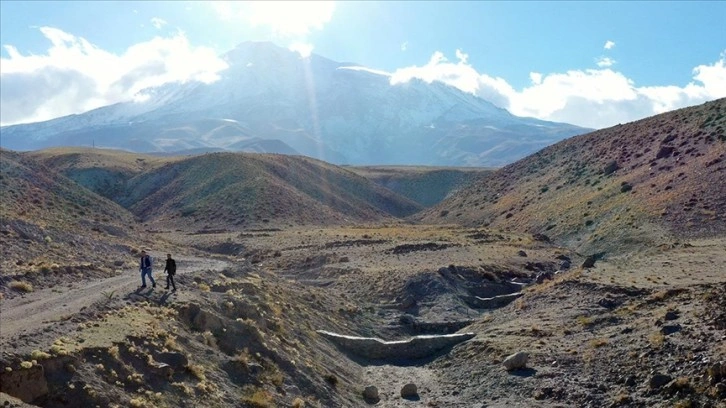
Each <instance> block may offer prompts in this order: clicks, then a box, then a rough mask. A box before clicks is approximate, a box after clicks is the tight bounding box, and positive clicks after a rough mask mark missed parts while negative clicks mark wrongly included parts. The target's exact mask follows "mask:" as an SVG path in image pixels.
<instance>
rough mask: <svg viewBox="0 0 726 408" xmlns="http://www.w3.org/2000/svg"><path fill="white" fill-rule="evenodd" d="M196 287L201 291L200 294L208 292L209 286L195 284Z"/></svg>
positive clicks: (201, 283)
mask: <svg viewBox="0 0 726 408" xmlns="http://www.w3.org/2000/svg"><path fill="white" fill-rule="evenodd" d="M197 287H199V290H201V291H202V292H209V291H210V288H209V285H207V284H206V283H204V282H200V283H198V284H197Z"/></svg>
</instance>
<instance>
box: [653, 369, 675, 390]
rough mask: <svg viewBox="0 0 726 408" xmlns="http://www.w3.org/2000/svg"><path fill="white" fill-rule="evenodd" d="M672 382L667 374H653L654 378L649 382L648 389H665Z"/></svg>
mask: <svg viewBox="0 0 726 408" xmlns="http://www.w3.org/2000/svg"><path fill="white" fill-rule="evenodd" d="M669 382H671V377H670V376H668V375H665V374H660V373H656V374H653V376H652V377H650V379H649V380H648V387H650V389H651V390H657V389H658V388H661V387H663V386H664V385H666V384H668V383H669Z"/></svg>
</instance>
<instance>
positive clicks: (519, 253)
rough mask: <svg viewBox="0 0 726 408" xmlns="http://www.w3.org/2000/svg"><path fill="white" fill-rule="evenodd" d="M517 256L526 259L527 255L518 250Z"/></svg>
mask: <svg viewBox="0 0 726 408" xmlns="http://www.w3.org/2000/svg"><path fill="white" fill-rule="evenodd" d="M517 255H519V256H521V257H523V258H526V257H527V253H526V252H524V251H522V250H520V251H519V252H517Z"/></svg>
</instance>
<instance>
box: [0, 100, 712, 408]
mask: <svg viewBox="0 0 726 408" xmlns="http://www.w3.org/2000/svg"><path fill="white" fill-rule="evenodd" d="M725 112H726V100H719V101H714V102H711V103H707V104H704V105H701V106H698V107H694V108H688V109H685V110H681V111H676V112H672V113H668V114H665V115H661V116H656V117H654V118H649V119H646V120H644V121H640V122H634V123H632V124H625V125H621V126H617V127H615V128H611V129H606V130H603V131H598V132H594V133H591V134H589V135H585V136H581V137H577V138H573V139H568V140H566V141H563V142H561V143H559V144H557V145H554V146H552V147H550V148H547V149H545V150H543V151H542V152H540V153H537V154H535V155H533V156H530V157H529V158H526V159H523V160H522V161H520V162H517V163H514V164H512V165H511V166H508V167H505V168H503V169H500V170H497V171H491V170H487V171H480V172H478V173H477V175H476V176H471V175H468V174H462V173H458V174H457V173H440V172H441V171H443V169H433V168H432V169H425V168H416V169H405V168H385V169H373V168H370V169H347V168H345V167H336V166H332V165H329V164H326V163H323V162H319V161H317V160H312V159H307V158H301V157H288V156H282V155H254V154H227V153H225V154H204V155H199V156H188V157H155V156H148V155H141V154H135V153H134V154H132V153H122V152H114V151H107V150H95V149H52V150H45V151H38V152H27V153H17V152H11V151H7V150H2V151H0V164H1V165H2V167H1V169H0V170H1V173H0V174H1V175H2V178H1V179H0V183H1V184H2V195H1V196H0V198H1V204H2V222H1V223H0V245H2V262H1V263H0V266H1V267H2V271H1V272H2V273H1V275H0V294H1V295H2V298H0V312H1V313H0V370H1V371H0V398H2V400H0V404H4V406H16V407H20V406H40V407H93V406H98V407H128V406H130V407H200V406H204V407H238V406H242V407H326V408H327V407H367V406H377V407H442V408H444V407H467V408H468V407H619V406H622V407H726V402H725V401H726V235H725V233H726V218H724V212H723V211H724V210H725V209H726V203H725V202H724V200H725V199H726V198H725V197H726V186H725V185H724V182H723V180H725V179H726V170H724V169H725V167H724V162H723V158H724V154H725V152H726V135H725V133H724V127H725V126H726V119H725V115H724V113H725ZM626 135H628V137H626ZM593 146H595V147H593ZM605 146H610V147H608V148H605ZM663 146H665V147H668V148H671V147H672V149H670V150H669V149H666V151H669V153H668V154H667V155H665V153H663V154H660V153H659V152H660V149H662V147H663ZM599 148H603V149H605V150H604V151H603V153H602V154H599V153H598V149H599ZM691 149H694V150H691ZM591 151H592V152H594V153H592V154H593V155H592V156H589V154H590V153H589V152H591ZM676 152H679V154H678V155H676V154H675V153H676ZM651 156H653V157H651ZM658 156H661V157H658ZM613 161H615V163H616V164H615V165H614V166H610V163H611V162H613ZM568 166H569V167H568ZM577 169H580V170H577ZM451 171H454V169H452V170H451ZM457 171H461V172H466V171H465V170H461V169H460V170H457ZM578 171H579V172H578ZM681 173H682V175H679V174H681ZM368 177H370V178H368ZM391 180H406V181H405V182H402V183H401V184H399V186H400V185H405V186H406V188H403V189H400V190H396V189H395V188H393V187H395V186H393V185H388V186H387V185H386V183H390V182H391ZM422 180H423V181H422ZM426 180H428V182H429V183H432V184H431V185H432V187H431V190H432V191H434V192H435V194H432V195H416V194H413V193H411V191H415V190H416V189H417V188H415V189H413V190H410V191H409V192H408V193H406V190H407V189H409V187H410V186H413V185H418V183H424V184H425V183H426V182H427V181H426ZM462 180H466V181H462ZM568 180H570V181H568ZM624 182H626V184H627V185H629V186H630V188H623V186H625V185H626V184H623V183H624ZM668 186H671V188H666V187H668ZM545 187H547V188H546V189H545ZM421 188H422V189H423V188H425V187H421ZM427 200H432V201H427ZM437 200H443V201H440V202H439V201H437ZM425 207H427V208H425ZM585 214H586V215H585ZM141 249H147V250H148V251H149V252H150V253H151V255H152V256H153V257H154V276H155V278H156V280H157V286H156V288H151V287H147V288H145V289H141V288H139V287H138V286H139V285H140V276H139V271H138V267H137V264H138V256H139V251H140V250H141ZM167 253H172V254H173V256H174V258H175V259H176V260H177V265H178V274H177V276H176V284H177V287H178V290H177V291H170V290H167V289H165V286H166V283H165V282H164V274H163V272H162V271H163V260H164V259H165V257H166V254H167ZM515 353H519V354H518V355H517V358H508V357H509V356H512V355H514V354H515ZM521 353H526V357H523V354H521ZM525 360H526V361H525Z"/></svg>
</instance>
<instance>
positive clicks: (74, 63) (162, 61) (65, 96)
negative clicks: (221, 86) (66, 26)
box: [0, 27, 227, 125]
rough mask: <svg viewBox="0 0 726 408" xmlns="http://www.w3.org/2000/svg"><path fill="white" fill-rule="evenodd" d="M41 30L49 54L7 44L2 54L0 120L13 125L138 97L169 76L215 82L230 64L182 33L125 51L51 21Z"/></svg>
mask: <svg viewBox="0 0 726 408" xmlns="http://www.w3.org/2000/svg"><path fill="white" fill-rule="evenodd" d="M40 31H41V32H42V33H43V35H44V36H45V37H46V38H47V39H48V40H49V41H50V43H51V44H52V45H51V47H50V48H49V49H48V51H47V53H46V54H40V55H34V54H29V55H23V54H21V53H20V52H19V51H18V50H17V49H16V48H15V47H13V46H12V45H5V46H4V47H5V49H6V51H7V54H8V57H7V58H1V59H0V123H1V124H2V125H9V124H14V123H27V122H36V121H42V120H48V119H52V118H55V117H59V116H64V115H69V114H73V113H81V112H85V111H88V110H91V109H94V108H98V107H101V106H106V105H110V104H114V103H117V102H123V101H130V100H134V98H135V97H137V98H138V96H139V93H140V92H141V91H142V90H144V89H145V88H149V87H153V86H158V85H162V84H164V83H169V82H185V81H201V82H206V83H209V82H213V81H215V80H216V79H217V78H218V73H219V72H220V71H222V70H224V69H226V68H227V64H226V63H225V62H224V61H222V60H221V59H220V58H218V57H217V55H216V53H215V52H214V51H213V50H212V49H210V48H206V47H195V46H192V45H191V44H190V43H189V41H188V40H187V38H186V36H185V35H184V34H183V33H177V34H175V35H173V36H171V37H166V38H165V37H155V38H153V39H151V40H149V41H146V42H142V43H138V44H135V45H132V46H131V47H129V48H128V49H127V50H126V51H125V52H123V53H122V54H114V53H111V52H108V51H105V50H103V49H101V48H99V47H97V46H96V45H94V44H91V43H90V42H88V41H87V40H86V39H84V38H81V37H76V36H74V35H72V34H69V33H66V32H64V31H62V30H59V29H57V28H52V27H41V28H40Z"/></svg>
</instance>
